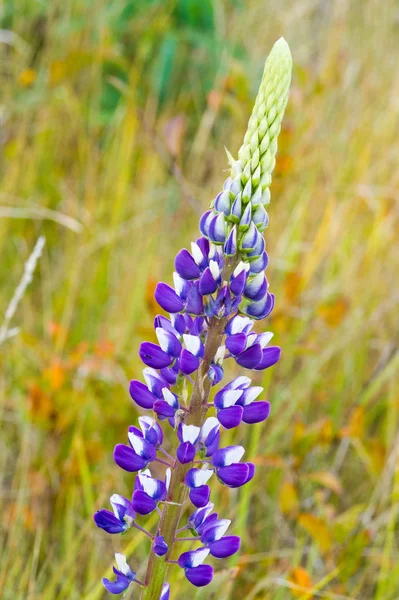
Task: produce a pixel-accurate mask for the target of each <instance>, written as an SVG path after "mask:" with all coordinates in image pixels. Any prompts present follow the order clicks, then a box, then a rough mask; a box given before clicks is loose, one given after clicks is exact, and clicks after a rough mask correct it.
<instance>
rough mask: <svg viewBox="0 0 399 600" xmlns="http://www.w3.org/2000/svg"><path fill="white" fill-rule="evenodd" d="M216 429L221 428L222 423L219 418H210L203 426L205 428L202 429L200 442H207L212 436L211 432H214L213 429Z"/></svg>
mask: <svg viewBox="0 0 399 600" xmlns="http://www.w3.org/2000/svg"><path fill="white" fill-rule="evenodd" d="M215 427H217V428H220V423H219V421H218V420H217V418H216V417H208V419H207V420H206V421H205V423H204V424H203V426H202V428H201V435H200V440H201V441H202V442H204V441H205V440H206V438H207V437H208V435H209V434H210V432H211V431H212V429H214V428H215Z"/></svg>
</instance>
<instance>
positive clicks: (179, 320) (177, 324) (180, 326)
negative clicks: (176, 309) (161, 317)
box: [171, 315, 186, 335]
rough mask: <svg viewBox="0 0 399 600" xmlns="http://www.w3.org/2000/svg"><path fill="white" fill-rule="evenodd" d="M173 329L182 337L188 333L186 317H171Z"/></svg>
mask: <svg viewBox="0 0 399 600" xmlns="http://www.w3.org/2000/svg"><path fill="white" fill-rule="evenodd" d="M171 318H172V324H173V327H174V328H175V329H176V331H177V333H179V334H180V335H182V334H183V333H184V332H185V331H186V320H185V318H184V315H171Z"/></svg>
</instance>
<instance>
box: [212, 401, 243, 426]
mask: <svg viewBox="0 0 399 600" xmlns="http://www.w3.org/2000/svg"><path fill="white" fill-rule="evenodd" d="M243 412H244V410H243V408H242V406H230V407H229V408H222V410H219V411H218V413H217V418H218V421H219V423H221V424H222V425H223V427H224V428H225V429H233V427H238V425H239V424H240V423H241V420H242V415H243Z"/></svg>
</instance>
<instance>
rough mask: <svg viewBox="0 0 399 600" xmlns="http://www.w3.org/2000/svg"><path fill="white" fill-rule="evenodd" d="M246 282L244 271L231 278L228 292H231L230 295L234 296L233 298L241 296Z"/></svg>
mask: <svg viewBox="0 0 399 600" xmlns="http://www.w3.org/2000/svg"><path fill="white" fill-rule="evenodd" d="M246 281H247V272H246V271H245V269H243V270H242V271H240V273H239V274H238V275H237V277H233V276H231V279H230V290H231V292H232V294H234V295H235V296H241V294H242V293H243V291H244V288H245V283H246Z"/></svg>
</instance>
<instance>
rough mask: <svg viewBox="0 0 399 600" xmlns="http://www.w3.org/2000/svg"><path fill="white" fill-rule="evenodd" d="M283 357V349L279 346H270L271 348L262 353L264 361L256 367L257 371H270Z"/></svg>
mask: <svg viewBox="0 0 399 600" xmlns="http://www.w3.org/2000/svg"><path fill="white" fill-rule="evenodd" d="M280 356H281V348H279V347H278V346H270V348H265V349H264V350H263V352H262V360H261V361H260V363H259V364H258V365H257V366H256V367H255V370H256V371H261V370H263V369H268V368H269V367H272V366H273V365H275V364H276V362H278V361H279V360H280Z"/></svg>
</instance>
